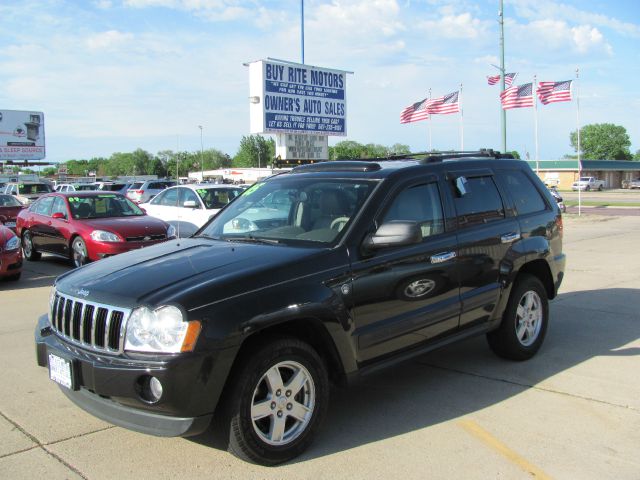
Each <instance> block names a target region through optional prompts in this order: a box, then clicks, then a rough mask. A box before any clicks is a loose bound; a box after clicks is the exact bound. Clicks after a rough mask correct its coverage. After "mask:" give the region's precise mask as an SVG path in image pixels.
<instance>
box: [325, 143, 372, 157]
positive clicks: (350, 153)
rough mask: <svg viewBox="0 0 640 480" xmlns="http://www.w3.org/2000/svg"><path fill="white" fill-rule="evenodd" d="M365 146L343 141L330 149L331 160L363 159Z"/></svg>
mask: <svg viewBox="0 0 640 480" xmlns="http://www.w3.org/2000/svg"><path fill="white" fill-rule="evenodd" d="M364 153H365V146H364V145H362V144H361V143H358V142H355V141H353V140H343V141H342V142H338V143H336V144H335V145H334V146H333V147H329V160H341V159H348V158H352V159H357V158H363V157H364Z"/></svg>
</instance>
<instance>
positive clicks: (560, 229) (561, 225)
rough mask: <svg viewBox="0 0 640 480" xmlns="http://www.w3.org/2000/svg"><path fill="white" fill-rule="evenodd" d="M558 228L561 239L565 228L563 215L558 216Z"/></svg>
mask: <svg viewBox="0 0 640 480" xmlns="http://www.w3.org/2000/svg"><path fill="white" fill-rule="evenodd" d="M556 227H558V232H559V233H560V237H562V234H563V228H564V225H563V224H562V215H558V216H556Z"/></svg>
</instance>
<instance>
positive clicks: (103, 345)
mask: <svg viewBox="0 0 640 480" xmlns="http://www.w3.org/2000/svg"><path fill="white" fill-rule="evenodd" d="M130 313H131V310H128V309H126V308H120V307H112V306H109V305H104V304H101V303H95V302H87V301H85V300H82V299H79V298H74V297H70V296H67V295H62V294H61V293H59V292H56V293H55V297H54V300H53V305H52V306H51V312H49V322H50V323H51V328H53V330H54V331H55V332H56V333H57V334H58V335H60V336H61V337H63V338H64V339H65V340H67V341H69V342H71V343H73V344H76V345H80V346H82V347H84V348H88V349H91V350H96V351H100V352H107V353H122V352H123V351H124V334H125V328H126V320H127V319H128V318H129V314H130Z"/></svg>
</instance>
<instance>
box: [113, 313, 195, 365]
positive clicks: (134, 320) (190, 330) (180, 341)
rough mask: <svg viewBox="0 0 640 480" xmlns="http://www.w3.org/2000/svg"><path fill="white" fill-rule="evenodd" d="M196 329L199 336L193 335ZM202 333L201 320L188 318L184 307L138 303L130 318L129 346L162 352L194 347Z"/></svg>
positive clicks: (173, 351) (127, 341)
mask: <svg viewBox="0 0 640 480" xmlns="http://www.w3.org/2000/svg"><path fill="white" fill-rule="evenodd" d="M194 332H195V337H196V338H193V336H194ZM199 333H200V322H198V321H197V320H194V321H191V322H185V321H184V319H183V316H182V311H181V310H180V309H179V308H177V307H174V306H171V305H169V306H163V307H159V308H157V309H155V310H151V309H149V308H147V307H138V308H136V309H135V310H134V311H133V312H131V317H129V321H128V322H127V333H126V342H125V350H129V351H136V352H158V353H178V352H181V351H183V352H184V351H191V350H193V347H195V340H196V339H197V335H198V334H199ZM185 340H186V341H185ZM185 347H186V348H185Z"/></svg>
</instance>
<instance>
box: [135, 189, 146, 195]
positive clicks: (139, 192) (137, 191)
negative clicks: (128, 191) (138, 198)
mask: <svg viewBox="0 0 640 480" xmlns="http://www.w3.org/2000/svg"><path fill="white" fill-rule="evenodd" d="M135 193H137V194H138V195H142V194H143V193H144V190H136V192H135Z"/></svg>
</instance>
